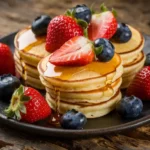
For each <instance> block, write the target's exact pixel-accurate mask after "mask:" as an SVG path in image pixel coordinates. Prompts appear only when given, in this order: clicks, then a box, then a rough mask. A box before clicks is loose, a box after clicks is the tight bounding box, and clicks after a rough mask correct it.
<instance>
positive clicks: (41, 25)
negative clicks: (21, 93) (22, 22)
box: [31, 15, 51, 36]
mask: <svg viewBox="0 0 150 150" xmlns="http://www.w3.org/2000/svg"><path fill="white" fill-rule="evenodd" d="M50 21H51V17H49V16H47V15H42V16H39V17H37V18H36V19H35V20H34V21H33V22H32V26H31V28H32V31H33V33H34V34H35V35H37V36H39V35H43V34H46V32H47V27H48V25H49V23H50Z"/></svg>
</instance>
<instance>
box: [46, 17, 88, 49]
mask: <svg viewBox="0 0 150 150" xmlns="http://www.w3.org/2000/svg"><path fill="white" fill-rule="evenodd" d="M81 22H84V23H85V21H80V23H81ZM85 25H86V23H85ZM83 34H84V30H83V28H82V26H81V25H79V24H78V21H77V20H76V19H75V18H73V17H71V16H65V15H60V16H56V17H55V18H53V19H52V20H51V22H50V23H49V25H48V30H47V37H46V47H45V48H46V50H47V51H48V52H53V51H55V50H56V49H58V48H60V47H61V46H62V45H63V44H64V43H65V42H66V41H68V40H69V39H71V38H72V37H74V36H81V35H83Z"/></svg>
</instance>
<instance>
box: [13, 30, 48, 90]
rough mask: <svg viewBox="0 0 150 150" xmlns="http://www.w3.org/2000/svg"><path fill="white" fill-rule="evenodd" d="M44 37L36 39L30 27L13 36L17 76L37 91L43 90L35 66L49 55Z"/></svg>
mask: <svg viewBox="0 0 150 150" xmlns="http://www.w3.org/2000/svg"><path fill="white" fill-rule="evenodd" d="M45 39H46V37H45V36H39V37H36V36H35V34H34V33H33V32H32V30H31V27H28V28H25V29H23V30H21V31H20V32H18V33H17V35H16V36H15V40H14V44H15V48H16V49H15V53H14V59H15V65H16V71H17V75H18V76H20V77H21V78H22V79H23V80H24V83H25V84H26V85H29V86H32V87H34V88H37V89H44V86H43V85H42V83H41V81H40V79H39V72H38V71H37V65H38V63H39V61H40V60H41V59H42V58H44V57H45V56H47V55H48V54H49V53H48V52H47V51H46V50H45Z"/></svg>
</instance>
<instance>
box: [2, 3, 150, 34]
mask: <svg viewBox="0 0 150 150" xmlns="http://www.w3.org/2000/svg"><path fill="white" fill-rule="evenodd" d="M102 2H104V3H105V4H106V5H107V6H108V7H109V8H111V7H113V8H115V9H116V10H117V12H118V20H119V21H121V22H124V23H128V24H131V25H133V26H134V27H136V28H137V29H139V30H140V31H141V32H143V33H146V34H149V35H150V0H0V36H1V37H2V36H5V35H7V34H9V33H11V32H14V31H17V30H19V29H21V28H24V27H26V26H28V25H30V24H31V23H32V20H34V19H35V18H36V17H37V16H39V15H41V14H48V15H50V16H51V17H54V16H56V15H60V14H63V13H64V12H65V11H66V9H67V8H71V7H73V6H76V5H77V4H86V5H88V6H89V7H90V6H91V5H92V4H93V8H94V9H95V10H96V11H98V10H99V6H100V4H101V3H102Z"/></svg>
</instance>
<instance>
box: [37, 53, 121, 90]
mask: <svg viewBox="0 0 150 150" xmlns="http://www.w3.org/2000/svg"><path fill="white" fill-rule="evenodd" d="M48 59H49V56H48V57H45V58H44V59H42V60H41V61H40V63H39V65H38V71H39V73H40V76H41V77H42V78H43V79H44V80H42V78H41V77H40V78H41V82H43V84H44V85H45V86H46V87H49V88H50V87H51V86H54V87H56V88H59V89H60V90H61V91H89V90H95V89H99V88H101V87H105V86H106V85H107V84H111V83H112V82H114V81H115V80H117V79H118V78H120V77H121V75H122V73H123V67H122V64H121V58H120V57H119V55H117V54H115V56H114V58H113V59H112V60H111V61H110V62H107V63H102V62H92V63H90V64H88V65H86V66H80V67H58V66H54V65H52V64H50V63H49V62H48ZM99 68H102V69H99Z"/></svg>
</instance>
